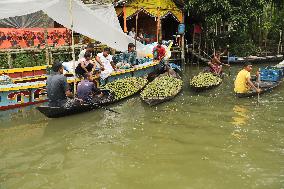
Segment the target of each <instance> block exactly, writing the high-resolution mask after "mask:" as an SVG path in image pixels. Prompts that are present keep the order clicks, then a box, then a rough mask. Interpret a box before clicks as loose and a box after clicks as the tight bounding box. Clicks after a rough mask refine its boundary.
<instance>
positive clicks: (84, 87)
mask: <svg viewBox="0 0 284 189" xmlns="http://www.w3.org/2000/svg"><path fill="white" fill-rule="evenodd" d="M96 94H98V96H99V97H102V96H103V93H102V92H101V91H100V89H98V88H97V87H96V85H95V83H94V77H93V74H92V73H90V72H87V73H85V74H84V79H83V80H82V81H80V82H79V83H78V86H77V98H78V99H80V100H82V101H83V102H84V103H91V102H92V99H93V97H94V95H96Z"/></svg>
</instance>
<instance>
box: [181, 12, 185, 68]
mask: <svg viewBox="0 0 284 189" xmlns="http://www.w3.org/2000/svg"><path fill="white" fill-rule="evenodd" d="M184 20H185V19H184V12H182V23H183V24H184ZM184 49H185V42H184V34H182V36H181V63H182V67H183V69H184V67H185V52H184Z"/></svg>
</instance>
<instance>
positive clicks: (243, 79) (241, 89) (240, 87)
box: [234, 63, 260, 96]
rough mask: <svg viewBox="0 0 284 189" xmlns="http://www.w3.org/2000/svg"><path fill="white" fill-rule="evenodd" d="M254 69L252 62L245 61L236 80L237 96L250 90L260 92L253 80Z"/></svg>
mask: <svg viewBox="0 0 284 189" xmlns="http://www.w3.org/2000/svg"><path fill="white" fill-rule="evenodd" d="M251 70H252V65H251V64H250V63H245V64H244V67H243V69H242V70H241V71H240V72H239V73H238V75H237V78H236V80H235V89H234V91H235V93H236V94H237V96H242V95H243V94H246V93H248V92H249V91H250V90H254V91H256V92H257V93H260V89H258V88H257V87H256V86H255V85H254V84H253V83H252V81H251V76H250V72H251Z"/></svg>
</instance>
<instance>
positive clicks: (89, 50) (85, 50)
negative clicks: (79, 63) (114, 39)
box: [78, 43, 95, 60]
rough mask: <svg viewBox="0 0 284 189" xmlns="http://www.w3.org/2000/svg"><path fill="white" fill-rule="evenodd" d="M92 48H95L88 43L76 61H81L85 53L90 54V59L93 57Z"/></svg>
mask: <svg viewBox="0 0 284 189" xmlns="http://www.w3.org/2000/svg"><path fill="white" fill-rule="evenodd" d="M94 48H95V46H94V44H93V43H89V44H88V45H87V47H86V48H85V49H84V50H82V51H81V52H80V54H79V58H78V60H81V59H83V58H84V56H85V53H86V52H90V53H91V58H92V57H93V55H94Z"/></svg>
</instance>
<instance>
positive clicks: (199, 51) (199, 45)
mask: <svg viewBox="0 0 284 189" xmlns="http://www.w3.org/2000/svg"><path fill="white" fill-rule="evenodd" d="M198 43H199V44H198V59H197V61H198V62H197V66H198V70H199V62H200V60H199V59H200V57H201V56H200V54H201V33H199V42H198Z"/></svg>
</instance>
